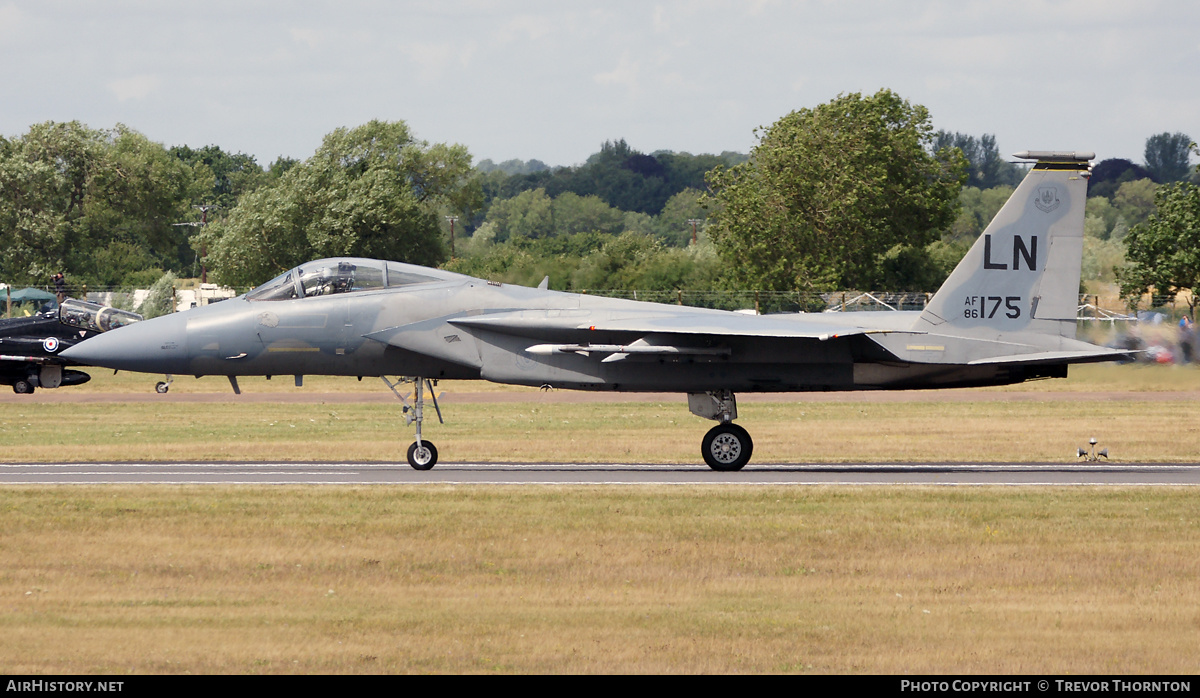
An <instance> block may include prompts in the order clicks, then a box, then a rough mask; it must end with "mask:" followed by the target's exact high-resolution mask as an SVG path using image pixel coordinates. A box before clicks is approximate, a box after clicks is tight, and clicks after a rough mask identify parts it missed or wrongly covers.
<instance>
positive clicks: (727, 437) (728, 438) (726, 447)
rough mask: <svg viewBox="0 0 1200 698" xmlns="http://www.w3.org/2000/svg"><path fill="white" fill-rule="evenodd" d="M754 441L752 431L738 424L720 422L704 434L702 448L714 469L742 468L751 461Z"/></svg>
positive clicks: (702, 452) (730, 469)
mask: <svg viewBox="0 0 1200 698" xmlns="http://www.w3.org/2000/svg"><path fill="white" fill-rule="evenodd" d="M753 451H754V441H752V440H751V439H750V433H749V432H747V431H746V430H745V429H743V428H741V427H739V426H738V425H736V424H718V425H717V426H715V427H713V428H712V429H709V430H708V433H707V434H705V435H704V441H703V444H702V446H701V449H700V453H701V455H703V456H704V462H705V463H708V467H710V468H712V469H713V470H720V471H723V472H726V471H733V470H741V469H742V468H743V467H744V466H745V465H746V464H747V463H749V462H750V454H751V453H752V452H753Z"/></svg>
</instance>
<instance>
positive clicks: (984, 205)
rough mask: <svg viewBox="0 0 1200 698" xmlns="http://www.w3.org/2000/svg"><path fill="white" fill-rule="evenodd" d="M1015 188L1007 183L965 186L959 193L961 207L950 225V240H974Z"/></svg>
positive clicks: (948, 236)
mask: <svg viewBox="0 0 1200 698" xmlns="http://www.w3.org/2000/svg"><path fill="white" fill-rule="evenodd" d="M1013 191H1014V190H1013V188H1012V187H1010V186H1007V185H1001V186H997V187H992V188H991V189H979V188H976V187H963V189H962V192H960V193H959V195H958V201H959V204H960V209H959V212H958V217H957V218H955V219H954V224H953V225H951V226H950V231H949V234H948V235H947V236H946V237H947V238H948V239H950V240H970V241H972V242H973V241H974V240H975V238H977V237H979V234H980V233H982V232H983V229H984V228H986V227H987V226H988V223H991V222H992V219H993V218H995V217H996V214H997V213H998V212H999V211H1000V209H1001V208H1002V207H1003V206H1004V204H1005V202H1007V201H1008V199H1009V197H1011V196H1012V193H1013Z"/></svg>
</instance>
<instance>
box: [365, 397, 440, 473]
mask: <svg viewBox="0 0 1200 698" xmlns="http://www.w3.org/2000/svg"><path fill="white" fill-rule="evenodd" d="M379 378H380V379H381V380H382V381H383V382H384V383H386V384H387V387H388V388H390V389H391V391H392V392H393V393H394V394H395V395H396V397H397V398H399V399H400V402H402V403H404V408H403V409H404V423H405V425H408V424H413V423H416V425H417V440H416V441H414V442H413V443H412V445H411V446H409V447H408V464H409V465H411V466H412V467H413V468H415V469H416V470H429V469H430V468H432V467H433V466H435V465H437V459H438V452H437V447H436V446H434V445H433V442H432V441H425V440H424V439H422V438H421V423H422V422H424V421H425V389H426V388H428V389H429V397H430V398H431V399H432V400H433V409H434V410H435V411H436V412H437V416H438V422H439V423H441V424H445V422H444V421H443V420H442V408H440V407H438V403H437V394H436V393H435V392H434V391H433V386H434V381H431V380H429V379H428V378H421V377H419V376H418V377H414V378H409V377H401V378H400V379H398V380H397V381H396V382H395V383H393V382H391V381H389V380H388V379H387V376H380V377H379ZM404 383H412V384H413V385H414V388H413V392H412V393H410V394H409V395H407V396H405V395H401V394H400V391H398V390H396V386H398V385H403V384H404ZM409 397H412V398H413V401H412V402H411V403H410V402H409V401H408V398H409Z"/></svg>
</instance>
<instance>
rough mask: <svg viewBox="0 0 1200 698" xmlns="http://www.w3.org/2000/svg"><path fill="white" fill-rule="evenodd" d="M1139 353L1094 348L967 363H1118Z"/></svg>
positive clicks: (1019, 355)
mask: <svg viewBox="0 0 1200 698" xmlns="http://www.w3.org/2000/svg"><path fill="white" fill-rule="evenodd" d="M1139 353H1141V352H1138V351H1123V350H1121V349H1105V348H1102V347H1096V349H1095V350H1093V351H1042V352H1037V353H1033V354H1011V355H1008V356H994V357H991V358H988V359H976V360H975V361H971V362H969V363H968V364H967V365H968V366H982V365H985V364H1065V363H1071V364H1087V363H1099V362H1102V361H1120V360H1122V359H1133V358H1136V357H1137V355H1138V354H1139Z"/></svg>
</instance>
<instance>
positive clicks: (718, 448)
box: [688, 390, 754, 471]
mask: <svg viewBox="0 0 1200 698" xmlns="http://www.w3.org/2000/svg"><path fill="white" fill-rule="evenodd" d="M688 409H689V410H691V412H692V414H694V415H696V416H697V417H704V418H705V419H715V420H716V421H718V422H720V424H718V425H717V426H715V427H713V428H712V429H709V430H708V433H707V434H705V435H704V440H703V441H702V442H701V445H700V455H702V456H703V457H704V462H705V463H708V467H710V468H712V469H713V470H721V471H732V470H741V469H742V468H743V467H744V466H745V465H746V464H747V463H749V462H750V454H751V453H752V452H753V451H754V441H753V440H751V438H750V433H749V432H747V431H746V430H745V429H743V428H741V427H740V426H738V425H736V424H734V423H733V420H735V419H737V400H736V398H734V396H733V392H732V391H729V390H716V391H711V390H710V391H708V392H706V393H688Z"/></svg>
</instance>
